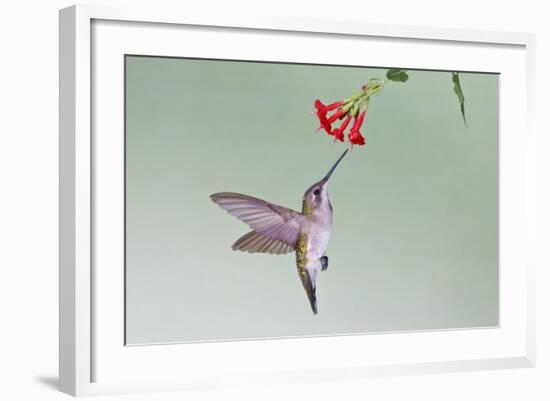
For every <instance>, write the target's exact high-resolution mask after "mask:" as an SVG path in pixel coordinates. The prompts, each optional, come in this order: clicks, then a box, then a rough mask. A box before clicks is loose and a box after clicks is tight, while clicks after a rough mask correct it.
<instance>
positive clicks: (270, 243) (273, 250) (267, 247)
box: [231, 231, 294, 255]
mask: <svg viewBox="0 0 550 401" xmlns="http://www.w3.org/2000/svg"><path fill="white" fill-rule="evenodd" d="M231 249H233V250H234V251H242V252H248V253H270V254H274V255H283V254H285V253H289V252H292V251H293V250H294V247H293V246H292V245H288V244H285V243H284V242H281V241H278V240H276V239H272V238H269V237H266V236H263V235H261V234H258V233H257V232H256V231H250V232H249V233H248V234H245V235H243V236H242V237H241V238H239V239H238V240H237V241H236V242H235V243H234V244H233V246H232V247H231Z"/></svg>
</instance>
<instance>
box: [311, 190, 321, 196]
mask: <svg viewBox="0 0 550 401" xmlns="http://www.w3.org/2000/svg"><path fill="white" fill-rule="evenodd" d="M320 193H321V191H319V189H316V190H315V191H313V195H319V194H320Z"/></svg>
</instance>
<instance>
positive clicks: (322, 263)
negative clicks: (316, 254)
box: [319, 256, 328, 271]
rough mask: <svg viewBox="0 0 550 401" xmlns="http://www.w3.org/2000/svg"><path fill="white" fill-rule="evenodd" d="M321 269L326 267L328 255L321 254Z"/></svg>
mask: <svg viewBox="0 0 550 401" xmlns="http://www.w3.org/2000/svg"><path fill="white" fill-rule="evenodd" d="M319 260H320V261H321V270H322V271H325V270H327V269H328V256H323V257H322V258H321V259H319Z"/></svg>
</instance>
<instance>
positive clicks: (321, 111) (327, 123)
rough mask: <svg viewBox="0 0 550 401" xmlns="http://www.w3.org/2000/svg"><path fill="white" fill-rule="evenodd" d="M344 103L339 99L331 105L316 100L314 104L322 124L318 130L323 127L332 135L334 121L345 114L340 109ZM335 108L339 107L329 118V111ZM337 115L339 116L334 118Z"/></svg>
mask: <svg viewBox="0 0 550 401" xmlns="http://www.w3.org/2000/svg"><path fill="white" fill-rule="evenodd" d="M343 104H344V102H343V101H338V102H334V103H331V104H329V105H325V104H323V103H322V102H321V101H320V100H319V99H316V100H315V103H314V106H315V108H316V109H317V112H316V114H317V118H318V119H319V123H320V124H321V126H320V127H319V128H318V129H317V131H319V130H320V129H321V128H322V129H324V130H325V131H326V132H327V134H329V135H332V123H333V122H334V121H336V120H337V119H338V118H339V117H340V116H342V115H343V114H342V112H341V109H338V108H339V107H340V106H342V105H343ZM335 109H338V110H337V111H336V113H334V114H333V115H332V116H331V117H330V118H327V113H328V112H329V111H332V110H335ZM335 115H338V116H337V117H336V118H333V117H334V116H335Z"/></svg>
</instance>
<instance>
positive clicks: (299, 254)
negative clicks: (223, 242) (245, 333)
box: [210, 149, 348, 314]
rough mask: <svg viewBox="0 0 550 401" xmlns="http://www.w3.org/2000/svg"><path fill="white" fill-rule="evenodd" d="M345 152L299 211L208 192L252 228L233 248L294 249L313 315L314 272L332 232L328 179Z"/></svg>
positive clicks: (323, 261) (253, 250)
mask: <svg viewBox="0 0 550 401" xmlns="http://www.w3.org/2000/svg"><path fill="white" fill-rule="evenodd" d="M347 152H348V150H347V149H346V151H345V152H344V153H343V154H342V156H340V158H339V159H338V160H337V161H336V163H334V165H333V166H332V167H331V169H330V170H329V172H328V173H327V175H325V176H324V177H323V178H322V179H321V180H320V181H318V182H316V183H315V184H313V185H312V186H311V187H309V188H308V189H307V191H306V192H305V193H304V197H303V201H302V212H301V213H300V212H296V211H294V210H292V209H288V208H286V207H283V206H278V205H275V204H273V203H270V202H267V201H264V200H262V199H258V198H254V197H252V196H248V195H242V194H237V193H233V192H220V193H216V194H212V195H210V198H211V199H212V201H214V202H215V203H216V204H218V205H219V206H220V207H221V208H222V209H224V210H225V211H227V212H228V213H229V214H231V215H232V216H235V217H237V218H238V219H239V220H241V221H242V222H244V223H246V224H248V226H249V227H250V228H251V229H252V231H250V232H249V233H248V234H245V235H243V236H242V237H241V238H239V239H238V240H237V241H236V242H235V243H234V244H233V246H232V247H231V248H232V249H233V250H235V251H243V252H249V253H270V254H276V255H281V254H286V253H289V252H292V251H295V252H296V266H297V267H298V274H299V276H300V279H301V280H302V284H303V286H304V289H305V290H306V294H307V297H308V299H309V303H310V305H311V309H312V310H313V313H314V314H317V298H316V296H315V288H316V284H315V283H316V279H317V272H318V271H319V269H321V270H326V268H327V267H328V258H327V256H326V255H325V251H326V249H327V245H328V242H329V239H330V234H331V231H332V205H331V204H330V200H329V198H328V181H329V179H330V176H331V175H332V173H333V172H334V170H335V169H336V166H338V163H340V161H341V160H342V159H343V158H344V156H345V155H346V153H347Z"/></svg>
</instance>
